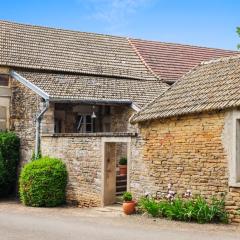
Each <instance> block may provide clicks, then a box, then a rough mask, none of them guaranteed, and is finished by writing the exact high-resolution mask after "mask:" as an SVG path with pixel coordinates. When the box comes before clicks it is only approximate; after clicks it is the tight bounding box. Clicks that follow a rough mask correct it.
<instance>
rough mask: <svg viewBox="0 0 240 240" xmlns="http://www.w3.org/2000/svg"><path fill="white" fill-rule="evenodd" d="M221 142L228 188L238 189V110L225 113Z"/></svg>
mask: <svg viewBox="0 0 240 240" xmlns="http://www.w3.org/2000/svg"><path fill="white" fill-rule="evenodd" d="M222 142H223V145H224V149H225V153H226V156H227V159H228V172H229V174H228V183H229V186H232V187H240V110H232V111H229V112H228V113H227V115H226V117H225V125H224V131H223V134H222Z"/></svg>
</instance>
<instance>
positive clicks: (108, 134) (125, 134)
mask: <svg viewBox="0 0 240 240" xmlns="http://www.w3.org/2000/svg"><path fill="white" fill-rule="evenodd" d="M41 136H42V137H56V138H58V137H137V133H130V132H99V133H43V134H42V135H41Z"/></svg>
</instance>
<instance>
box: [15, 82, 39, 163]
mask: <svg viewBox="0 0 240 240" xmlns="http://www.w3.org/2000/svg"><path fill="white" fill-rule="evenodd" d="M10 86H11V91H12V96H11V104H10V130H12V131H14V132H16V133H17V134H18V136H19V137H20V141H21V147H20V154H21V164H24V163H26V162H27V161H30V159H31V157H32V153H33V151H34V140H35V126H36V125H35V121H36V113H37V112H38V111H39V109H40V105H41V98H40V97H39V96H38V95H36V94H35V93H34V92H33V91H31V90H30V89H28V88H27V87H25V86H24V85H22V84H21V83H19V82H18V81H16V80H14V79H11V81H10Z"/></svg>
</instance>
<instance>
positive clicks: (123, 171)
mask: <svg viewBox="0 0 240 240" xmlns="http://www.w3.org/2000/svg"><path fill="white" fill-rule="evenodd" d="M119 174H120V175H127V165H119Z"/></svg>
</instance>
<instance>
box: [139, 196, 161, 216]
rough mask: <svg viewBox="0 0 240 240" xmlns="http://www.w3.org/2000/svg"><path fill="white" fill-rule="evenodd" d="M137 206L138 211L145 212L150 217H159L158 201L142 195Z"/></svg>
mask: <svg viewBox="0 0 240 240" xmlns="http://www.w3.org/2000/svg"><path fill="white" fill-rule="evenodd" d="M138 207H139V209H140V211H143V212H147V213H148V214H150V215H151V216H152V217H161V216H162V212H161V207H160V203H159V202H157V201H156V200H154V199H153V198H146V197H143V198H141V199H140V200H139V201H138Z"/></svg>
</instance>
